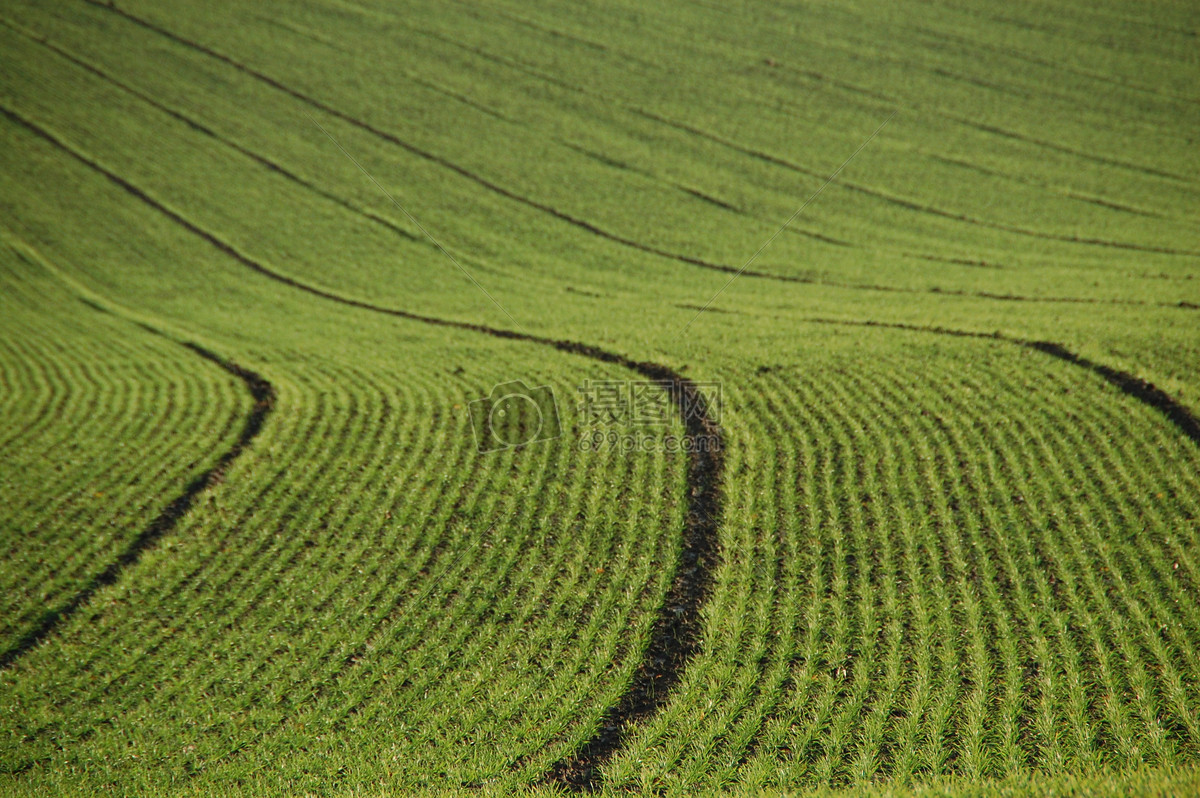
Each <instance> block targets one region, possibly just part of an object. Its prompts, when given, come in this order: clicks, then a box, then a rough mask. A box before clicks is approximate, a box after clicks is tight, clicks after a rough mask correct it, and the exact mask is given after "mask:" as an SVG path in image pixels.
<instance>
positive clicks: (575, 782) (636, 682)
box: [0, 107, 724, 790]
mask: <svg viewBox="0 0 1200 798" xmlns="http://www.w3.org/2000/svg"><path fill="white" fill-rule="evenodd" d="M0 113H3V114H4V115H5V116H6V117H8V118H10V119H12V120H13V121H14V122H16V123H17V124H19V125H21V126H23V127H25V128H26V129H28V130H30V131H31V132H33V133H34V134H36V135H38V136H39V137H41V138H43V139H45V140H46V141H48V142H50V143H51V144H53V145H54V146H55V147H57V148H59V149H60V150H62V151H63V152H65V153H67V154H68V155H70V156H71V157H72V158H74V159H76V160H77V161H79V162H81V163H83V164H84V165H86V166H88V167H89V168H91V169H93V170H94V171H96V172H98V173H99V174H101V175H103V176H104V177H105V178H107V179H108V180H109V181H111V182H113V183H115V184H116V185H118V186H120V187H121V188H122V189H124V190H125V191H126V192H128V193H129V194H131V195H133V196H134V197H137V198H138V199H139V200H141V201H142V202H144V203H145V204H147V205H149V206H150V207H152V208H154V209H155V210H156V211H158V212H160V213H162V214H163V215H165V216H167V217H168V218H170V219H171V220H172V221H174V222H175V223H177V224H179V225H180V226H181V227H183V228H185V229H187V230H188V231H189V232H191V233H194V234H195V235H197V236H199V237H200V238H203V239H204V240H205V241H207V242H209V243H210V244H212V245H213V246H215V247H216V248H217V249H219V250H221V251H222V252H223V253H225V254H226V255H228V256H230V257H231V258H233V259H234V260H236V261H237V262H238V263H240V264H242V265H243V266H246V267H247V268H249V269H252V270H253V271H255V272H257V273H259V274H261V275H263V276H265V277H268V278H270V279H272V280H275V281H277V282H280V283H283V284H285V285H287V286H290V287H292V288H295V289H297V290H300V291H303V292H305V293H308V294H311V295H313V296H317V297H321V298H322V299H327V300H331V301H334V302H338V303H340V304H343V305H347V306H349V307H354V308H360V309H362V310H368V311H372V312H375V313H382V314H385V315H388V316H395V317H397V318H402V319H409V320H412V321H419V322H423V323H426V324H432V325H437V326H440V327H451V328H456V329H461V330H470V331H472V332H477V333H482V334H484V335H489V336H492V337H495V338H503V339H508V340H514V341H525V342H528V343H534V344H540V345H542V346H549V347H553V348H554V349H558V350H559V351H562V352H567V353H570V354H575V355H581V356H583V357H587V358H590V359H592V360H597V361H600V362H603V363H611V364H615V365H618V366H622V367H624V368H627V369H630V370H632V371H635V372H637V373H638V374H641V375H642V376H644V377H646V378H647V379H650V380H654V381H656V382H663V383H667V384H668V385H669V386H670V387H669V389H668V393H669V395H670V398H671V401H672V403H673V404H674V405H675V407H676V409H677V410H678V411H679V416H680V419H681V421H682V422H683V424H684V428H685V440H688V441H691V445H688V446H686V450H687V451H688V467H687V518H686V521H685V523H684V529H683V534H682V541H681V545H680V549H679V555H678V557H677V559H676V564H675V568H674V578H673V580H672V583H671V587H670V588H669V589H668V591H667V595H666V597H665V600H664V602H663V604H662V606H660V607H659V610H658V613H657V615H656V617H655V620H654V625H653V627H652V630H651V635H650V642H649V644H648V645H647V647H646V650H645V652H644V653H643V655H642V658H641V662H640V663H639V665H638V667H637V670H636V672H635V674H634V677H633V681H632V683H631V684H630V685H629V686H628V688H627V689H626V690H625V692H624V693H623V694H622V696H621V698H620V700H619V701H618V702H617V703H616V704H615V705H613V706H611V707H609V708H608V709H606V710H605V711H604V713H603V714H602V715H601V717H600V721H599V726H598V730H597V731H596V732H595V733H594V734H593V735H592V737H591V738H590V739H589V740H588V741H587V742H586V743H585V744H584V745H583V746H582V747H581V748H580V749H579V751H577V752H576V753H575V754H573V755H571V756H569V757H567V758H564V759H563V760H561V761H559V762H558V763H556V764H555V765H554V766H553V767H552V768H551V770H550V773H549V774H548V775H547V776H546V780H547V781H548V782H554V783H558V784H561V785H563V786H565V787H567V788H569V789H575V790H592V789H595V788H597V787H598V786H599V779H600V773H599V768H600V766H601V765H603V764H604V763H605V762H606V761H608V759H609V758H610V757H611V756H612V754H613V753H614V752H615V751H616V750H617V749H618V748H619V747H620V745H621V743H622V741H623V739H624V735H625V732H626V730H627V729H628V728H629V726H630V724H633V723H636V722H637V721H639V720H641V719H643V718H645V717H647V716H649V715H651V714H653V713H654V712H655V711H656V710H657V709H658V708H659V707H660V706H662V705H663V704H664V703H665V702H666V700H667V697H668V696H669V694H670V690H671V688H672V687H673V686H674V685H675V684H676V683H678V681H679V678H680V676H681V675H682V673H683V670H684V668H685V667H686V666H687V663H688V661H689V660H690V659H691V658H692V655H693V654H694V653H695V652H696V650H697V649H698V647H699V644H700V633H701V629H700V618H701V608H702V607H703V605H704V601H705V599H706V598H707V597H708V593H709V588H710V585H711V581H712V572H713V570H714V567H715V565H716V562H717V560H718V557H719V556H720V555H719V537H718V525H719V520H720V514H721V493H720V487H721V480H722V471H723V464H724V460H723V456H722V451H721V443H722V441H723V435H722V431H721V428H720V426H719V424H717V422H716V421H715V414H714V413H713V412H712V410H711V408H710V407H709V406H708V401H707V398H706V397H705V396H704V394H703V393H702V392H701V391H700V390H699V388H698V387H697V386H696V385H695V383H694V382H692V381H691V380H689V379H687V378H686V377H683V376H682V375H680V374H679V373H677V372H676V371H674V370H672V369H671V368H669V367H667V366H664V365H660V364H658V363H650V362H646V361H636V360H633V359H632V358H629V357H626V356H624V355H620V354H617V353H615V352H609V351H607V350H604V349H601V348H599V347H597V346H593V345H591V344H585V343H579V342H576V341H566V340H560V339H552V338H544V337H541V336H536V335H529V334H527V333H519V332H515V331H512V330H504V329H499V328H494V327H487V326H484V325H481V324H471V323H468V322H461V321H453V320H450V319H441V318H437V317H434V316H425V315H422V314H418V313H410V312H408V311H405V310H399V309H396V308H388V307H383V306H380V305H375V304H372V303H370V302H364V301H362V300H358V299H353V298H351V297H345V296H341V295H340V294H337V293H334V292H332V291H327V290H325V289H322V288H319V287H316V286H312V285H308V284H307V283H304V282H301V281H299V280H297V279H295V278H293V277H289V276H287V275H285V274H281V273H279V272H276V271H274V270H273V269H270V268H268V267H267V266H264V265H263V264H261V263H259V262H258V261H257V260H255V259H253V258H251V257H250V256H248V255H245V254H244V253H242V252H241V251H239V250H238V249H237V248H235V247H234V246H232V245H231V244H229V243H227V242H225V241H223V240H222V239H220V238H218V237H217V236H216V235H215V234H213V233H211V232H209V231H208V230H205V229H203V228H201V227H199V226H198V225H196V224H195V223H194V222H192V221H190V220H189V219H187V218H186V217H184V216H182V215H180V214H179V213H177V212H175V211H173V210H171V209H170V208H168V207H167V206H165V205H163V204H162V203H161V202H159V201H158V200H156V199H154V198H153V197H151V196H150V195H148V194H147V193H145V192H144V191H142V190H141V189H139V188H138V187H137V186H134V185H133V184H132V183H130V182H128V181H127V180H125V179H124V178H122V177H120V176H119V175H117V174H115V173H113V172H111V171H110V170H108V169H107V168H105V167H104V166H102V165H101V164H99V163H97V162H95V161H93V160H92V159H90V158H89V157H87V156H86V155H84V154H82V153H81V152H79V151H77V150H75V149H74V148H73V147H71V146H70V145H68V144H66V143H65V142H63V141H62V140H60V139H59V138H58V137H56V136H55V135H54V134H52V133H50V132H49V131H47V130H45V129H44V128H42V127H41V126H40V125H37V124H36V123H34V122H32V121H30V120H27V119H25V118H24V117H22V116H20V115H18V114H16V113H14V112H12V111H10V110H7V109H5V108H2V107H0ZM187 346H189V347H191V348H192V349H193V350H195V351H196V352H197V353H199V354H202V355H204V356H205V357H209V358H210V359H214V360H215V362H218V363H220V364H221V365H222V366H223V367H225V368H229V369H234V368H237V369H239V370H238V371H236V372H234V373H237V374H238V375H239V376H243V375H247V376H246V377H244V378H246V379H252V390H258V389H259V388H258V387H255V386H261V389H262V390H265V391H267V393H266V394H264V396H265V397H267V400H266V401H263V400H260V402H259V405H258V409H257V410H256V413H261V414H260V415H255V416H252V418H251V421H252V422H253V424H252V425H251V424H250V423H248V426H247V431H248V432H250V435H249V437H245V440H244V441H240V442H239V446H237V447H236V449H235V450H232V454H231V455H230V454H227V455H226V457H225V458H222V461H221V464H219V465H218V468H220V469H221V471H223V470H224V468H225V467H227V466H228V463H229V462H231V461H232V459H233V457H236V455H237V454H238V453H240V452H241V450H242V449H243V448H244V447H245V444H246V443H248V442H249V440H250V438H252V437H253V435H254V434H257V432H258V429H259V428H260V427H261V425H262V421H263V418H265V415H266V413H267V412H268V411H269V408H270V401H269V399H270V398H273V396H274V394H273V392H271V391H270V386H269V385H268V384H267V383H266V381H265V380H262V378H261V377H258V376H257V375H254V374H253V373H252V372H247V371H244V370H241V369H240V367H236V366H234V365H233V364H230V363H227V362H226V361H224V360H220V359H219V358H216V356H215V355H212V354H211V353H209V352H207V350H203V349H202V348H200V347H198V346H196V345H194V344H187ZM248 384H251V383H248ZM257 397H258V394H256V398H257ZM701 440H707V441H715V442H716V445H708V446H705V445H697V443H696V442H697V441H701ZM226 458H227V459H226ZM219 473H220V472H217V471H216V469H214V471H213V472H209V474H208V475H205V478H204V479H203V480H201V479H198V480H197V481H196V482H194V483H193V485H191V486H189V488H188V491H187V492H186V493H185V495H184V497H181V498H180V499H179V500H177V503H178V507H177V506H176V503H173V504H172V506H171V507H170V508H168V512H167V513H164V516H167V515H169V519H168V521H169V523H166V525H165V526H162V527H161V528H159V525H158V523H157V522H156V524H155V525H153V526H152V528H151V529H150V530H148V531H147V533H146V534H144V535H143V536H141V537H139V541H141V540H142V537H146V538H147V539H146V540H145V541H144V542H142V543H141V544H140V545H139V546H138V547H137V548H136V552H135V553H134V555H133V557H132V559H131V560H129V562H133V561H136V559H137V554H138V553H140V552H141V551H142V550H144V549H145V548H146V547H147V546H148V545H150V543H152V542H153V541H154V540H155V539H157V538H158V537H160V536H161V535H162V534H163V533H164V532H165V531H167V529H169V528H170V526H171V525H172V524H173V523H174V522H175V520H177V519H178V517H179V516H180V515H182V514H183V512H185V511H186V510H187V508H188V507H189V506H190V505H191V502H192V500H193V499H194V498H195V496H196V495H197V494H199V493H200V492H201V491H202V490H204V488H205V487H207V486H208V485H209V484H212V481H215V479H216V478H217V477H218V476H219ZM125 564H126V563H125V557H124V556H123V557H122V558H121V560H119V561H118V563H117V564H115V565H114V566H111V567H110V569H109V570H111V572H112V573H111V574H110V573H109V570H106V571H105V574H104V575H102V580H106V581H102V580H101V579H98V580H97V583H96V584H95V585H92V586H89V588H88V589H86V590H85V591H82V592H81V593H80V595H79V596H78V597H77V599H76V600H73V601H72V604H71V607H70V610H71V611H74V609H77V608H78V606H79V605H80V604H82V603H83V602H84V601H86V600H87V598H89V597H90V596H91V595H92V593H94V592H95V590H96V589H97V588H99V587H100V586H101V585H102V584H108V583H111V582H112V581H114V580H115V579H116V576H117V574H118V573H119V572H120V570H121V569H122V568H123V567H124V566H125ZM59 620H60V618H59V617H58V616H57V615H56V616H55V617H54V618H51V619H49V620H48V621H47V623H46V624H45V626H46V629H45V631H44V632H43V633H42V634H41V635H40V636H38V637H37V638H36V639H34V640H32V641H31V642H30V643H29V645H28V646H26V649H27V648H30V647H32V646H33V645H36V644H37V642H38V641H39V640H40V639H42V638H44V636H45V634H48V633H49V631H50V630H51V629H52V628H53V627H54V626H55V625H56V623H57V622H58V621H59Z"/></svg>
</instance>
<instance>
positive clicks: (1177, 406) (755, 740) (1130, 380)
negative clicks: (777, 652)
mask: <svg viewBox="0 0 1200 798" xmlns="http://www.w3.org/2000/svg"><path fill="white" fill-rule="evenodd" d="M801 321H803V322H807V323H811V324H826V325H832V326H844V327H873V328H882V329H894V330H905V331H909V332H919V333H932V334H936V335H945V336H951V337H955V338H973V339H980V340H994V341H1004V342H1007V343H1011V344H1013V345H1016V346H1020V347H1022V348H1025V349H1029V350H1033V351H1037V352H1041V353H1043V354H1046V355H1049V356H1050V357H1053V358H1056V359H1058V360H1061V361H1063V362H1065V363H1069V364H1071V365H1073V366H1078V367H1080V368H1083V369H1086V370H1088V371H1090V372H1092V373H1093V374H1096V375H1097V376H1099V377H1100V378H1102V379H1103V380H1104V381H1105V382H1107V383H1109V384H1110V385H1113V386H1114V387H1116V388H1117V389H1118V390H1119V391H1121V393H1123V394H1125V395H1126V396H1129V397H1130V398H1132V399H1134V400H1136V401H1138V402H1141V403H1142V404H1144V405H1146V406H1148V407H1150V408H1153V409H1154V410H1156V411H1158V412H1159V413H1161V414H1162V415H1163V416H1165V417H1166V419H1167V420H1168V421H1169V422H1170V423H1171V424H1172V425H1174V426H1175V427H1176V429H1178V430H1179V431H1180V432H1181V433H1182V434H1183V435H1184V436H1185V437H1187V438H1188V439H1189V440H1191V441H1192V442H1193V443H1194V444H1196V445H1197V446H1200V418H1198V417H1197V416H1196V414H1195V413H1194V412H1193V411H1192V410H1191V409H1189V408H1188V407H1187V406H1185V405H1183V404H1182V403H1180V402H1179V401H1178V400H1176V399H1175V398H1173V397H1172V396H1171V395H1170V394H1168V393H1167V392H1166V391H1163V390H1162V389H1161V388H1159V387H1158V386H1156V385H1154V384H1153V383H1151V382H1149V381H1147V380H1144V379H1142V378H1140V377H1137V376H1134V375H1133V374H1130V373H1129V372H1127V371H1122V370H1120V369H1117V368H1113V367H1112V366H1108V365H1105V364H1103V363H1098V362H1096V361H1094V360H1091V359H1089V358H1085V357H1083V356H1082V355H1079V354H1077V353H1075V352H1072V351H1071V350H1070V349H1068V348H1067V347H1066V346H1064V345H1063V344H1060V343H1057V342H1054V341H1045V340H1038V339H1032V338H1019V337H1014V336H1007V335H1004V334H1002V333H998V332H990V333H989V332H977V331H972V330H962V329H955V328H947V327H936V326H926V325H918V324H905V323H902V322H882V321H873V320H853V319H829V318H812V317H810V318H804V319H801ZM789 680H790V677H789ZM793 687H794V683H793ZM777 700H778V699H777ZM773 716H774V712H773V711H772V712H769V713H768V717H773ZM766 727H767V723H764V724H763V725H762V726H760V728H759V729H758V731H757V732H756V733H755V735H754V736H753V737H752V738H751V740H750V742H749V744H748V745H747V746H746V748H745V750H744V751H743V752H742V753H741V755H740V758H739V767H740V766H741V765H742V764H745V763H746V762H748V761H750V760H751V759H752V758H753V757H754V755H755V754H756V753H757V751H758V749H759V747H760V745H761V744H762V739H763V736H764V734H765V731H766Z"/></svg>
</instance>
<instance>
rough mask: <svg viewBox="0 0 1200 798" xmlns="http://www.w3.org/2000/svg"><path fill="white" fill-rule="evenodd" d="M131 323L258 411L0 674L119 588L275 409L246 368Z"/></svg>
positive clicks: (6, 660) (0, 657) (43, 623)
mask: <svg viewBox="0 0 1200 798" xmlns="http://www.w3.org/2000/svg"><path fill="white" fill-rule="evenodd" d="M80 301H81V302H83V303H84V304H86V305H88V306H89V307H91V308H92V309H93V310H96V311H99V312H101V313H111V311H109V310H108V309H107V308H104V307H101V306H100V305H97V304H95V303H93V302H91V301H90V300H87V299H81V300H80ZM132 323H134V324H137V326H139V327H141V328H142V329H144V330H146V331H147V332H149V333H151V334H153V335H157V336H160V337H162V338H166V339H167V340H170V341H173V342H175V343H177V344H179V345H180V346H184V347H186V348H188V349H190V350H191V351H192V352H194V353H195V354H197V355H199V356H200V357H202V358H204V359H205V360H207V361H209V362H210V363H215V364H216V365H218V366H220V367H221V368H222V369H224V370H225V371H227V372H229V373H230V374H232V375H234V376H235V377H237V378H238V379H240V380H241V381H242V382H243V383H245V385H246V389H247V390H248V391H249V393H250V395H251V397H253V399H254V408H253V409H252V410H251V411H250V414H249V415H248V416H247V417H246V421H245V423H244V424H243V426H242V431H241V433H240V434H239V435H238V438H237V441H236V442H234V444H233V446H231V447H230V448H229V449H228V450H226V451H225V452H224V453H223V454H222V455H221V456H220V457H219V458H218V459H217V462H216V463H215V464H214V465H213V466H212V467H211V468H209V469H208V470H207V471H205V472H204V473H202V474H200V475H198V476H196V477H195V478H194V479H192V481H191V482H189V483H188V484H187V486H186V487H185V488H184V490H183V492H182V493H180V494H179V495H178V496H176V497H175V498H174V499H173V500H172V501H171V503H170V504H168V505H167V506H166V508H165V509H164V510H163V511H162V512H161V513H159V514H158V516H157V517H156V518H154V520H153V521H151V522H150V524H149V525H148V526H146V528H145V529H143V530H142V531H141V533H139V534H138V536H137V537H135V538H134V539H133V540H132V541H130V543H129V545H127V546H126V547H125V549H124V551H122V552H121V553H120V554H119V555H118V556H117V558H116V559H115V560H113V561H112V562H110V563H109V564H108V565H107V566H106V567H105V568H104V570H103V571H101V572H100V573H99V574H97V575H96V576H94V577H92V579H91V580H90V581H89V582H88V583H87V585H85V586H84V587H83V588H82V589H81V590H79V591H78V592H76V593H75V595H74V596H72V597H71V598H70V599H69V600H68V601H66V602H65V603H63V604H62V605H61V606H59V607H56V608H54V609H51V610H48V611H46V612H45V613H44V614H43V615H42V617H41V619H40V620H39V621H38V622H37V624H36V625H35V626H34V627H33V628H32V629H30V630H29V632H27V633H26V634H25V635H24V636H22V637H21V639H20V640H18V641H17V642H16V644H15V645H13V646H12V647H10V648H8V649H7V650H5V651H3V652H0V670H3V669H6V668H9V667H11V666H12V665H13V664H14V663H15V662H16V661H17V660H19V659H20V658H21V657H22V656H23V655H25V654H27V653H29V652H30V651H32V650H33V649H35V648H37V647H38V646H39V645H41V644H42V643H43V642H45V641H46V639H48V638H49V637H50V635H52V634H53V633H54V632H55V630H57V629H58V628H59V627H60V626H61V625H62V624H63V623H65V622H66V621H68V620H69V619H70V618H71V617H72V616H73V615H74V614H75V613H76V612H78V611H79V609H80V608H82V607H83V606H84V605H86V604H87V603H88V602H89V601H90V600H91V598H92V597H93V596H94V595H95V594H96V593H97V592H98V591H100V590H101V589H102V588H105V587H108V586H110V585H114V584H116V583H117V581H118V580H119V579H120V577H121V575H122V574H123V573H124V572H125V571H126V570H127V569H129V568H132V567H133V566H135V565H136V564H137V562H138V560H139V559H140V558H141V556H142V554H143V552H145V551H146V550H147V549H149V548H151V547H152V546H154V545H155V543H157V542H158V540H159V539H160V538H162V537H163V536H164V535H166V534H168V533H169V532H171V530H173V529H174V528H175V526H176V525H177V524H178V523H179V520H180V519H181V518H183V516H184V515H185V514H187V512H188V510H189V509H191V507H192V505H193V504H194V503H195V501H196V499H197V497H199V496H200V494H201V493H203V492H204V491H206V490H208V488H210V487H212V486H214V485H216V484H218V483H219V482H220V481H221V480H222V479H223V478H224V476H225V474H226V473H227V472H228V471H229V467H230V466H231V465H232V464H233V462H234V461H235V460H236V459H237V458H238V457H239V456H240V455H241V454H242V452H244V451H245V450H246V449H247V448H248V447H249V446H250V444H251V442H252V441H253V440H254V438H255V437H256V436H257V435H258V433H259V432H260V431H261V430H262V427H263V423H264V422H265V421H266V419H267V416H268V415H269V414H270V413H271V410H272V409H273V407H274V404H275V389H274V387H273V386H272V385H271V383H269V382H268V381H267V380H266V379H264V378H263V377H262V376H261V375H259V374H257V373H256V372H253V371H250V370H249V369H246V368H243V367H242V366H239V365H238V364H237V363H235V362H233V361H232V360H227V359H225V358H223V357H221V356H220V355H218V354H216V353H214V352H212V351H211V350H209V349H206V348H205V347H203V346H201V345H200V344H197V343H194V342H192V341H180V340H177V339H175V338H172V337H171V336H169V335H167V334H166V333H163V332H162V331H161V330H157V329H155V328H154V327H151V326H149V325H146V324H141V323H139V322H132Z"/></svg>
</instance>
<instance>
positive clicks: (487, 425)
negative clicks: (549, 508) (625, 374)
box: [467, 380, 721, 452]
mask: <svg viewBox="0 0 1200 798" xmlns="http://www.w3.org/2000/svg"><path fill="white" fill-rule="evenodd" d="M578 391H579V401H578V403H577V406H576V407H577V410H578V412H579V422H580V423H579V429H580V430H581V432H580V437H579V441H578V447H579V449H581V450H582V451H598V450H601V449H615V450H617V451H621V452H651V451H666V452H705V451H715V450H716V449H717V448H719V445H720V442H719V441H718V440H717V438H716V435H694V434H681V433H679V432H677V431H676V429H677V428H675V427H673V426H672V425H673V424H674V423H676V422H678V421H680V420H682V421H683V424H684V427H685V428H687V429H692V430H694V429H696V428H698V427H700V428H704V429H712V428H714V427H715V426H716V425H719V424H720V422H721V383H720V382H718V381H709V382H687V383H685V382H683V381H681V380H585V381H584V383H583V384H582V385H580V386H579V388H578ZM467 406H468V408H469V409H470V413H471V429H472V431H473V432H474V433H475V445H476V447H477V448H478V449H479V451H481V452H495V451H500V450H502V449H515V448H518V447H522V446H528V445H529V444H531V443H539V442H541V441H548V440H553V439H555V438H559V437H561V436H562V423H561V421H560V419H559V414H558V403H557V401H556V400H555V396H554V390H553V389H552V388H551V387H550V386H549V385H540V386H538V387H536V388H530V387H529V386H528V385H527V384H526V383H525V382H523V381H521V380H513V381H511V382H502V383H499V384H497V385H496V386H495V387H494V388H492V392H491V393H490V394H489V395H488V396H487V397H485V398H483V399H477V400H475V401H473V402H469V403H468V404H467ZM698 422H699V423H698Z"/></svg>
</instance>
